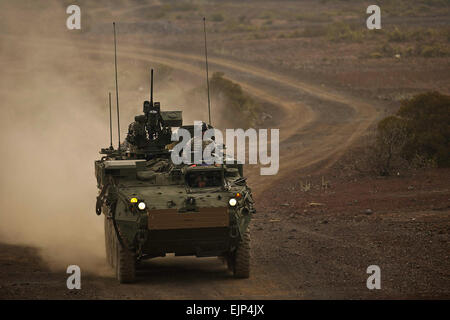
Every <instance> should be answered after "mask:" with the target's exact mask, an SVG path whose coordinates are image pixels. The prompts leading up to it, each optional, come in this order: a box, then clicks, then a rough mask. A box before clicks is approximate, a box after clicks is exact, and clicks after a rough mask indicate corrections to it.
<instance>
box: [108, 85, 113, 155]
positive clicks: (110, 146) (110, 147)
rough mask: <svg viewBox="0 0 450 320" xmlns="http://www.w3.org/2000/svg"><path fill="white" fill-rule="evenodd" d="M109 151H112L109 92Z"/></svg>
mask: <svg viewBox="0 0 450 320" xmlns="http://www.w3.org/2000/svg"><path fill="white" fill-rule="evenodd" d="M109 141H110V143H109V149H111V150H112V149H114V147H113V144H112V114H111V92H109Z"/></svg>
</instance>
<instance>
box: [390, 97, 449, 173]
mask: <svg viewBox="0 0 450 320" xmlns="http://www.w3.org/2000/svg"><path fill="white" fill-rule="evenodd" d="M397 114H398V116H399V117H400V118H401V119H403V120H404V121H405V123H406V129H407V133H408V136H407V141H406V143H405V146H404V148H403V152H402V155H403V156H404V157H405V158H406V159H408V160H412V159H413V158H414V157H415V156H416V155H422V156H424V157H426V158H428V159H430V160H433V161H435V162H436V164H437V166H439V167H449V166H450V96H447V95H443V94H440V93H439V92H428V93H424V94H420V95H417V96H415V97H413V98H412V99H410V100H404V101H403V102H402V106H401V108H400V110H399V111H398V113H397Z"/></svg>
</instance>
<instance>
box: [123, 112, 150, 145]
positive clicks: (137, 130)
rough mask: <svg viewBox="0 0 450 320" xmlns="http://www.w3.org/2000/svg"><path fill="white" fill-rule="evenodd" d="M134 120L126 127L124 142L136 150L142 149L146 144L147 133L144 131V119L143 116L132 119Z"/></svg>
mask: <svg viewBox="0 0 450 320" xmlns="http://www.w3.org/2000/svg"><path fill="white" fill-rule="evenodd" d="M134 120H135V121H134V122H133V123H131V124H130V125H129V127H128V135H127V139H126V141H127V142H128V143H129V144H131V145H133V146H135V147H137V148H142V147H144V146H145V145H146V143H147V142H148V138H147V131H146V130H145V120H146V118H145V116H144V115H140V116H136V117H134Z"/></svg>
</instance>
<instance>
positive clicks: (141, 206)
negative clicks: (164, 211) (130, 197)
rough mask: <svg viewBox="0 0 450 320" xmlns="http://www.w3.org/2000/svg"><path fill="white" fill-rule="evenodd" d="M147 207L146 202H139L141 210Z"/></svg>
mask: <svg viewBox="0 0 450 320" xmlns="http://www.w3.org/2000/svg"><path fill="white" fill-rule="evenodd" d="M145 207H146V205H145V202H142V201H141V202H139V204H138V208H139V210H144V209H145Z"/></svg>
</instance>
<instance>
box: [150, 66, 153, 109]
mask: <svg viewBox="0 0 450 320" xmlns="http://www.w3.org/2000/svg"><path fill="white" fill-rule="evenodd" d="M150 105H151V106H153V69H152V71H151V72H150Z"/></svg>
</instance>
